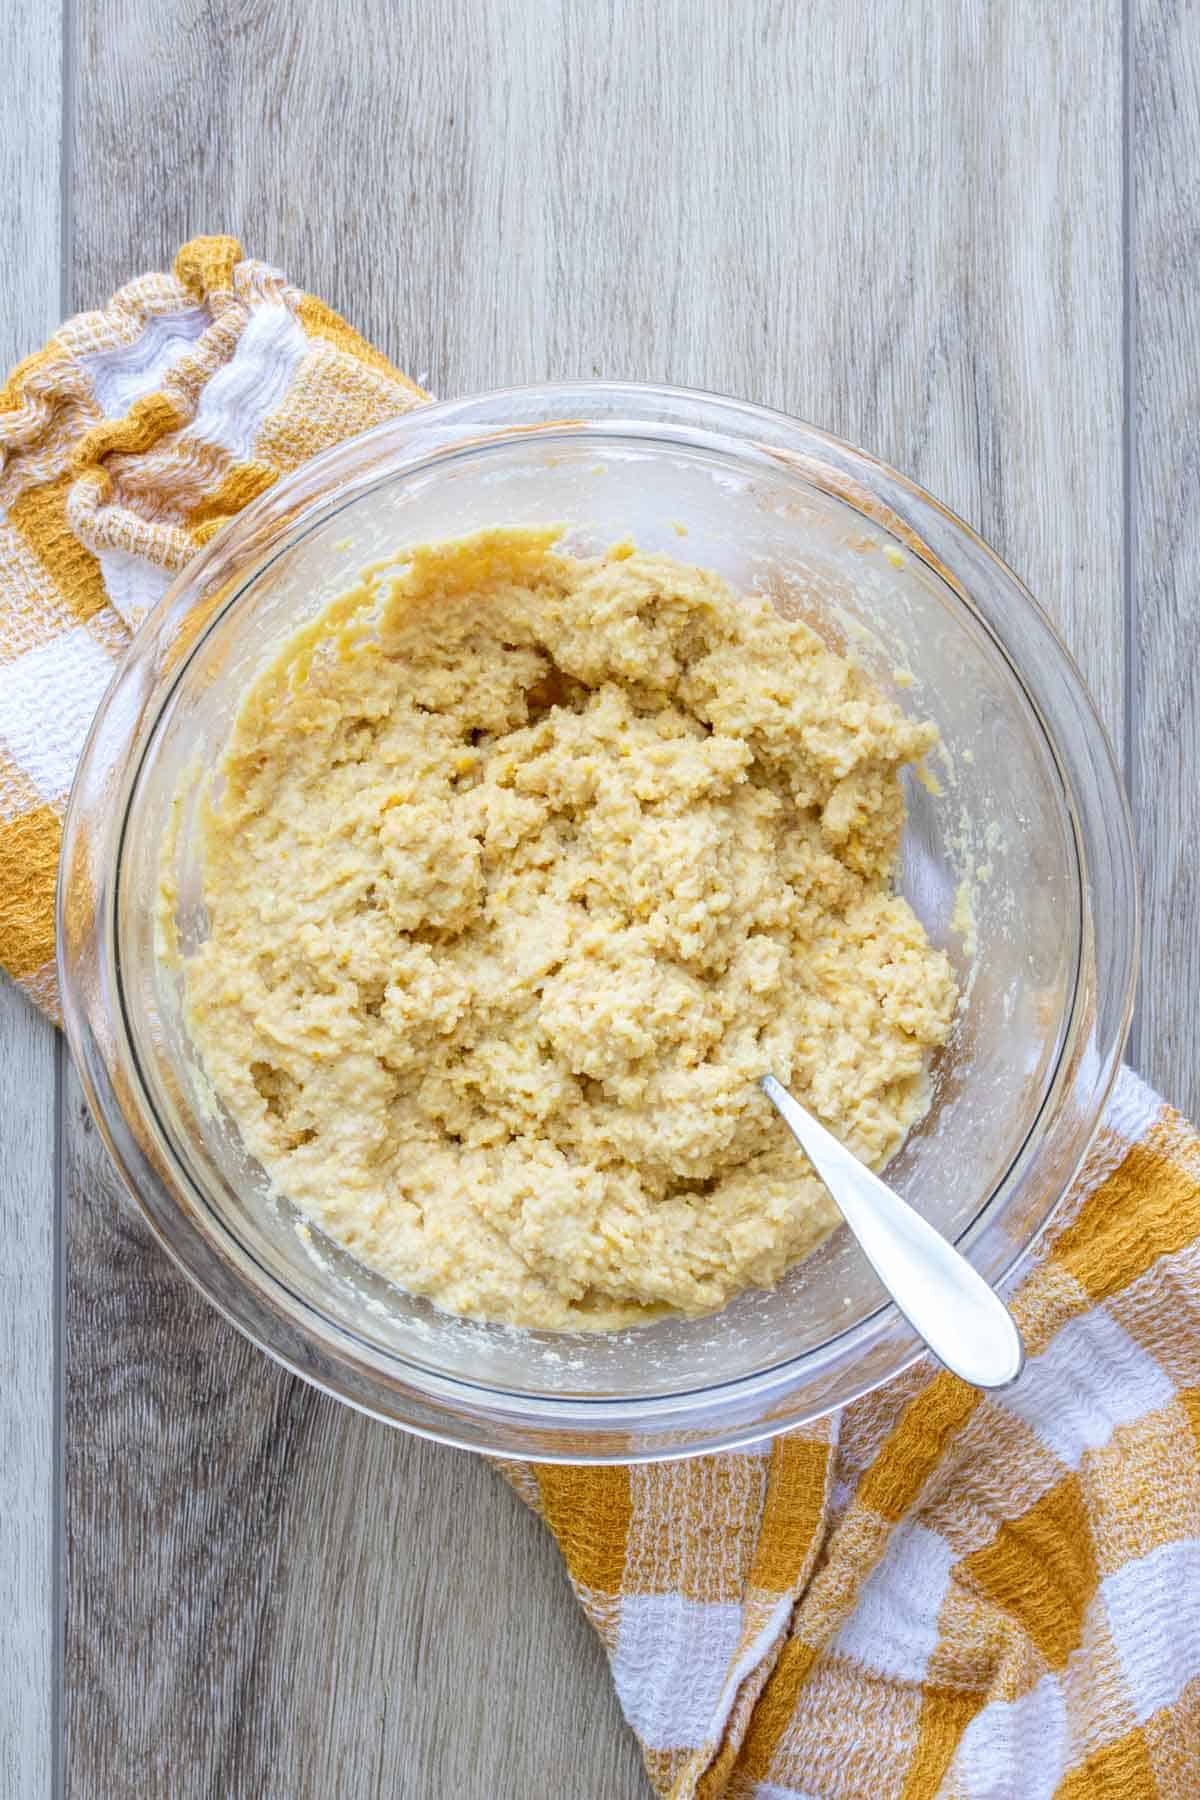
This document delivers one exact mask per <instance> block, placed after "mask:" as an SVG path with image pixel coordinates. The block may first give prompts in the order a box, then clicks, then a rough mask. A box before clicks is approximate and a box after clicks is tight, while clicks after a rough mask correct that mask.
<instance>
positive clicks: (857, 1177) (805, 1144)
mask: <svg viewBox="0 0 1200 1800" xmlns="http://www.w3.org/2000/svg"><path fill="white" fill-rule="evenodd" d="M760 1085H761V1087H762V1090H763V1093H764V1094H765V1095H766V1096H767V1099H768V1100H769V1101H770V1102H771V1104H772V1105H773V1106H774V1107H775V1109H776V1111H777V1112H778V1113H779V1115H780V1117H781V1118H782V1119H783V1121H784V1123H785V1124H786V1125H787V1127H788V1129H789V1131H790V1132H791V1133H792V1136H793V1137H794V1138H795V1140H796V1142H797V1143H798V1144H799V1145H800V1148H801V1149H802V1150H803V1151H804V1154H805V1155H806V1156H807V1158H808V1160H809V1162H810V1163H811V1164H812V1166H813V1168H814V1169H815V1170H816V1172H817V1174H818V1175H819V1176H820V1178H821V1180H822V1181H823V1182H824V1183H825V1186H826V1187H827V1188H828V1189H829V1192H830V1194H831V1195H832V1196H833V1199H834V1200H835V1202H836V1203H837V1206H838V1208H839V1210H840V1212H841V1215H842V1217H843V1218H844V1219H845V1221H846V1223H847V1225H848V1226H849V1227H850V1229H851V1231H852V1232H853V1233H854V1235H855V1237H856V1238H857V1239H858V1245H859V1248H860V1249H861V1251H862V1253H863V1255H864V1256H865V1257H866V1259H867V1261H868V1262H869V1263H870V1265H871V1267H872V1268H873V1269H874V1271H875V1273H876V1275H878V1277H879V1279H880V1281H881V1282H882V1283H883V1285H884V1287H885V1288H886V1289H887V1291H888V1293H889V1294H890V1295H891V1297H892V1299H893V1300H894V1301H895V1302H896V1305H897V1306H898V1307H899V1308H900V1311H901V1312H902V1313H903V1314H904V1316H905V1318H906V1319H907V1320H908V1322H909V1324H910V1325H911V1326H912V1328H913V1330H914V1331H917V1332H919V1333H920V1335H921V1336H922V1337H923V1338H924V1339H925V1342H926V1343H927V1344H928V1346H929V1348H930V1349H931V1350H932V1351H933V1354H934V1355H935V1356H936V1357H937V1359H938V1361H939V1362H941V1363H944V1364H945V1366H946V1367H947V1368H948V1369H949V1370H951V1372H952V1373H953V1374H955V1375H961V1377H962V1379H963V1380H964V1381H969V1382H970V1383H971V1385H972V1387H979V1388H1001V1387H1008V1386H1009V1385H1010V1384H1011V1383H1012V1382H1014V1381H1015V1380H1016V1379H1017V1376H1018V1375H1019V1374H1020V1373H1021V1369H1022V1367H1023V1365H1024V1361H1025V1349H1024V1345H1023V1344H1022V1343H1021V1334H1020V1332H1019V1331H1018V1330H1017V1328H1016V1326H1015V1324H1014V1323H1013V1320H1012V1315H1011V1314H1010V1313H1009V1311H1008V1308H1007V1307H1006V1306H1005V1304H1004V1302H1003V1301H1002V1300H1001V1299H1000V1296H999V1295H998V1294H995V1293H993V1291H992V1289H991V1288H990V1287H989V1286H988V1284H987V1282H986V1281H985V1280H984V1279H983V1277H982V1275H980V1274H978V1273H977V1271H976V1270H975V1269H973V1268H972V1267H971V1264H970V1263H969V1262H968V1261H967V1259H966V1257H965V1256H960V1254H959V1252H958V1251H957V1250H956V1249H955V1248H954V1246H953V1244H948V1243H947V1242H946V1240H945V1238H944V1237H943V1236H942V1235H941V1233H940V1232H938V1231H935V1230H934V1228H933V1226H932V1225H930V1224H929V1222H928V1220H926V1219H923V1218H922V1217H921V1215H920V1214H919V1213H917V1212H914V1211H913V1209H912V1207H911V1206H909V1204H908V1202H907V1201H906V1200H902V1199H901V1198H900V1196H899V1194H897V1193H896V1192H895V1191H894V1190H893V1189H892V1188H890V1187H888V1185H887V1183H886V1182H884V1181H881V1180H880V1179H879V1177H878V1175H875V1174H873V1173H872V1171H871V1170H870V1169H868V1168H867V1167H866V1165H865V1164H863V1163H861V1162H859V1160H858V1158H857V1157H856V1156H852V1155H851V1153H850V1151H849V1150H847V1149H846V1147H845V1146H844V1145H843V1144H839V1142H838V1140H837V1139H836V1138H835V1137H834V1136H833V1134H832V1133H831V1132H828V1131H826V1129H825V1127H824V1126H823V1125H819V1124H818V1123H817V1121H816V1119H814V1118H813V1116H812V1114H811V1113H809V1112H806V1111H805V1109H804V1108H803V1107H802V1106H801V1105H800V1104H799V1102H798V1101H796V1100H793V1098H792V1096H791V1095H790V1094H789V1093H788V1091H787V1089H786V1088H785V1087H784V1086H783V1085H782V1083H781V1082H778V1081H776V1079H775V1077H774V1076H773V1075H764V1076H763V1078H762V1082H761V1084H760Z"/></svg>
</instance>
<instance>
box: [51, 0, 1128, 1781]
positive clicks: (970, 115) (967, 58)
mask: <svg viewBox="0 0 1200 1800" xmlns="http://www.w3.org/2000/svg"><path fill="white" fill-rule="evenodd" d="M327 16H328V15H327V12H326V10H325V9H324V8H323V7H321V6H318V5H317V4H316V0H299V3H297V4H295V5H293V6H291V7H289V8H281V7H277V6H271V5H268V4H267V3H266V0H238V3H237V4H234V3H233V0H205V3H204V4H201V3H200V0H158V3H157V4H155V5H153V6H152V5H151V4H150V3H149V0H80V18H79V34H78V41H79V69H78V78H77V83H76V92H77V102H76V107H75V112H74V139H73V155H74V166H75V218H74V233H75V237H74V242H75V269H76V283H75V291H74V295H73V300H74V303H75V304H76V305H83V304H94V303H96V302H98V301H100V300H102V299H103V298H104V296H105V295H106V294H107V293H108V292H109V291H110V290H111V288H112V287H113V286H114V285H115V284H116V283H117V282H118V281H120V280H121V279H123V278H125V277H127V276H128V275H130V274H131V273H133V272H134V271H135V270H137V269H139V268H142V267H146V266H150V265H153V264H161V263H163V262H165V261H166V260H167V259H168V258H169V257H170V256H171V254H172V253H173V251H174V249H175V247H176V246H177V244H178V243H179V242H180V241H181V240H182V239H184V238H186V237H187V236H188V235H189V234H191V233H193V232H196V231H200V230H205V231H212V230H218V229H227V230H232V231H235V232H237V233H238V234H239V235H240V236H241V238H242V240H243V242H244V244H245V245H246V247H247V249H248V250H250V251H253V252H254V253H256V254H260V255H264V256H267V257H269V258H271V259H273V260H275V261H277V262H279V263H280V264H281V265H282V266H284V267H285V268H286V269H287V270H288V272H289V273H290V274H291V276H292V277H293V278H294V279H295V280H297V281H299V282H301V283H303V284H304V285H306V286H308V287H311V288H313V289H315V290H316V291H318V292H320V293H322V294H323V295H324V296H325V297H326V298H327V299H329V300H330V301H331V302H332V303H333V304H334V305H336V306H338V307H339V308H340V309H341V310H343V311H344V312H345V313H347V314H348V315H349V316H350V317H351V318H352V319H353V321H354V322H355V323H356V324H357V325H358V326H359V327H360V328H361V329H362V330H364V331H365V332H366V333H367V334H368V335H369V336H371V337H372V338H374V339H375V341H376V342H378V343H379V344H380V345H381V346H382V347H384V348H385V349H386V350H387V351H388V352H389V353H390V354H391V355H392V356H393V357H394V358H396V359H397V360H398V361H400V362H401V363H402V364H403V365H404V366H405V367H406V368H407V369H408V370H409V371H410V373H412V374H413V375H414V376H416V377H417V378H418V379H419V380H421V381H423V382H424V383H426V384H427V385H429V386H430V387H432V388H433V389H434V390H435V391H438V392H441V393H452V392H458V391H466V390H469V389H472V388H477V387H481V386H489V385H498V384H500V383H502V382H505V381H513V380H516V381H520V380H532V379H537V378H540V377H544V376H557V375H567V374H577V373H600V374H606V375H628V376H633V377H644V378H657V379H666V380H674V381H681V382H691V383H697V384H700V385H707V386H711V387H715V388H719V389H725V390H729V391H732V392H735V393H739V394H743V395H746V396H749V397H751V398H756V399H760V400H766V401H769V402H772V403H774V404H776V405H779V406H782V407H784V408H787V409H789V410H792V411H795V412H798V413H800V414H802V415H804V416H807V417H809V418H812V419H814V420H815V421H817V422H818V423H820V424H823V425H826V426H830V427H832V428H833V429H835V430H837V431H839V432H841V433H843V434H844V435H846V436H848V437H850V438H852V439H854V440H856V441H858V442H860V443H863V444H866V445H868V446H870V447H872V448H874V449H876V450H878V451H879V452H880V453H881V454H883V455H885V456H887V457H888V458H890V459H891V460H893V461H896V462H898V463H899V464H900V465H901V466H902V467H906V468H908V469H909V470H911V471H912V472H913V473H914V474H915V475H917V476H918V477H919V478H921V479H923V480H924V481H926V482H927V483H928V484H929V485H930V486H931V487H932V488H933V489H934V491H936V492H939V493H940V494H941V495H942V496H943V497H944V498H945V499H947V500H948V501H949V502H950V503H951V504H952V505H954V506H955V507H956V508H958V509H959V510H960V511H962V512H964V513H965V514H966V516H967V517H968V518H970V519H971V520H972V521H973V522H974V523H976V524H977V525H979V526H980V528H981V529H982V530H983V531H984V532H985V534H986V535H987V536H988V537H989V538H990V539H991V540H992V541H993V542H994V543H995V544H996V545H997V546H998V547H999V548H1000V549H1001V550H1002V551H1003V552H1004V553H1005V554H1007V555H1008V556H1009V557H1010V558H1011V560H1012V561H1013V562H1014V563H1015V565H1016V566H1017V568H1018V569H1019V570H1020V571H1021V572H1022V573H1023V574H1024V575H1025V576H1026V577H1027V579H1028V580H1029V581H1030V583H1031V585H1032V586H1033V587H1034V589H1035V591H1037V592H1038V593H1039V594H1040V595H1041V597H1042V598H1043V599H1044V600H1045V602H1046V604H1047V605H1048V606H1049V607H1050V609H1051V611H1052V612H1054V613H1055V615H1056V616H1057V617H1058V619H1059V620H1060V621H1061V623H1062V625H1063V627H1064V629H1065V631H1066V632H1067V635H1068V636H1069V638H1070V639H1071V641H1072V643H1073V644H1074V646H1075V648H1076V649H1077V651H1078V652H1079V654H1080V656H1081V658H1082V660H1083V661H1084V664H1085V667H1086V668H1087V671H1088V674H1089V676H1090V678H1091V680H1092V682H1093V685H1094V686H1095V688H1096V690H1097V693H1098V695H1099V698H1100V702H1101V705H1102V708H1103V710H1104V712H1105V715H1106V717H1107V718H1108V719H1109V721H1110V723H1111V724H1112V725H1113V726H1114V727H1117V726H1119V724H1120V720H1121V708H1122V704H1123V652H1122V645H1123V612H1122V592H1121V582H1120V570H1121V551H1122V528H1121V458H1120V443H1121V432H1120V402H1121V373H1120V371H1121V362H1120V316H1121V315H1120V300H1121V286H1120V283H1121V238H1120V228H1121V225H1120V220H1121V210H1120V194H1121V143H1120V127H1121V114H1120V100H1121V58H1120V40H1119V20H1118V19H1117V17H1116V16H1115V13H1114V9H1113V8H1111V7H1110V6H1109V5H1108V4H1106V3H1105V0H1069V3H1068V4H1065V5H1061V6H1059V5H1052V4H1050V3H1049V0H997V3H996V4H993V5H991V6H989V7H987V8H986V9H985V8H974V7H962V6H959V5H958V4H955V3H952V0H944V4H942V5H938V6H931V7H927V8H919V9H916V10H915V11H913V10H911V9H909V10H905V11H896V10H895V9H887V8H874V7H871V8H868V7H866V6H863V7H850V8H842V9H838V10H837V12H836V14H835V13H834V12H833V10H832V9H826V8H807V7H798V6H789V5H782V4H776V3H773V0H746V3H744V4H742V5H740V6H737V7H730V6H728V4H727V0H668V3H665V4H662V5H660V6H656V7H647V6H644V5H642V4H636V3H635V0H612V3H611V4H607V5H603V6H597V5H594V4H588V3H585V0H558V3H557V4H555V3H543V0H424V3H423V4H420V5H418V4H417V3H416V0H403V3H402V4H397V3H396V0H345V4H344V5H343V6H342V7H340V8H339V11H338V26H337V33H338V44H339V46H340V47H341V48H340V53H339V54H340V60H339V59H337V58H331V57H330V54H329V49H330V46H329V28H328V23H327ZM66 1127H67V1133H68V1145H69V1154H68V1160H67V1187H68V1194H69V1215H70V1226H69V1232H70V1238H69V1286H68V1299H67V1308H68V1329H69V1340H68V1351H69V1353H68V1396H67V1398H68V1412H67V1434H68V1437H67V1448H68V1464H67V1484H68V1557H69V1607H68V1618H67V1658H68V1692H67V1725H68V1735H67V1777H68V1791H69V1792H70V1793H72V1794H77V1795H79V1796H89V1797H90V1796H91V1795H94V1794H100V1793H102V1794H108V1793H124V1792H126V1791H130V1787H131V1784H132V1783H134V1782H135V1781H136V1783H137V1787H136V1791H138V1792H139V1793H148V1794H159V1793H161V1794H170V1795H171V1796H172V1800H176V1797H177V1796H187V1795H191V1794H196V1795H202V1794H203V1795H207V1794H209V1793H221V1794H222V1795H226V1794H229V1795H243V1794H244V1795H257V1794H270V1795H272V1796H274V1795H286V1796H288V1797H289V1800H291V1797H292V1796H294V1795H308V1794H314V1795H316V1794H324V1793H328V1792H337V1793H339V1794H346V1795H358V1794H375V1793H387V1794H391V1793H402V1794H405V1795H409V1794H411V1795H414V1796H425V1795H429V1796H434V1795H442V1794H446V1795H451V1794H452V1795H455V1796H465V1797H466V1800H473V1797H475V1796H478V1797H480V1800H483V1797H484V1796H487V1797H488V1800H491V1797H492V1796H514V1797H515V1796H526V1795H534V1796H539V1797H540V1796H543V1795H545V1796H548V1797H550V1800H557V1796H560V1795H562V1796H565V1795H570V1796H572V1800H576V1797H579V1800H586V1796H588V1795H593V1794H594V1795H596V1796H603V1797H604V1800H619V1797H620V1796H622V1795H626V1794H628V1795H633V1794H639V1793H643V1792H644V1791H645V1783H644V1779H643V1777H642V1776H641V1774H640V1771H639V1767H638V1763H637V1758H636V1753H635V1750H634V1747H633V1745H632V1741H631V1739H630V1738H629V1736H628V1734H627V1733H625V1731H624V1730H623V1727H622V1726H621V1724H620V1721H619V1718H618V1714H617V1711H616V1708H615V1704H614V1702H613V1699H612V1696H611V1691H610V1688H609V1685H608V1683H607V1680H606V1678H605V1676H604V1672H603V1666H602V1659H601V1657H600V1654H599V1651H598V1649H597V1647H596V1645H595V1644H594V1643H593V1642H592V1641H591V1640H590V1638H589V1637H588V1635H587V1631H586V1628H584V1627H583V1625H582V1623H581V1621H580V1620H579V1618H578V1617H577V1615H576V1613H575V1610H574V1607H573V1603H572V1601H571V1599H570V1596H569V1593H568V1591H567V1589H566V1585H565V1583H564V1581H563V1580H562V1577H561V1574H560V1572H559V1570H558V1568H557V1565H556V1557H555V1553H554V1551H553V1548H552V1546H551V1545H550V1543H549V1542H548V1541H547V1540H546V1539H545V1538H544V1537H542V1536H541V1535H540V1534H539V1531H538V1529H537V1528H536V1526H535V1524H534V1522H533V1521H532V1520H530V1519H528V1518H527V1517H525V1516H524V1515H523V1514H522V1513H521V1511H520V1509H519V1508H518V1507H517V1505H516V1503H515V1502H514V1501H512V1499H511V1497H510V1496H509V1495H508V1494H507V1493H506V1492H505V1491H504V1489H503V1488H502V1486H501V1484H500V1483H499V1482H498V1480H497V1479H496V1478H495V1477H494V1476H493V1475H492V1474H491V1473H490V1472H489V1471H488V1470H487V1469H486V1468H484V1467H483V1466H482V1465H480V1464H478V1463H475V1462H472V1461H470V1460H468V1459H465V1458H462V1457H460V1456H458V1455H456V1454H455V1453H452V1452H448V1451H441V1450H437V1449H432V1448H429V1447H427V1446H423V1445H419V1444H415V1443H411V1442H408V1441H406V1440H404V1439H403V1438H400V1437H399V1436H396V1435H394V1434H389V1433H387V1432H386V1431H384V1430H382V1429H380V1428H377V1427H373V1426H371V1425H369V1424H366V1423H364V1422H363V1421H361V1420H358V1419H355V1418H352V1417H350V1416H347V1415H343V1414H342V1413H340V1412H338V1411H337V1410H336V1409H335V1408H333V1406H332V1405H331V1403H329V1402H327V1401H326V1400H324V1399H323V1398H321V1397H319V1396H316V1395H314V1394H312V1393H310V1392H308V1391H307V1390H305V1389H304V1388H302V1387H299V1386H297V1385H296V1384H295V1383H293V1382H291V1381H289V1380H287V1379H286V1378H284V1377H282V1376H280V1375H279V1374H278V1373H277V1372H276V1371H275V1370H273V1369H272V1368H271V1367H270V1366H269V1365H268V1364H267V1363H266V1362H265V1361H264V1360H263V1359H261V1358H259V1357H258V1356H257V1355H256V1354H255V1353H253V1352H252V1351H250V1350H249V1349H247V1348H246V1347H245V1346H244V1345H243V1344H241V1343H240V1342H239V1341H238V1340H237V1339H235V1338H234V1337H233V1336H232V1335H231V1334H230V1333H229V1332H228V1331H227V1329H226V1328H225V1327H224V1326H222V1325H221V1324H220V1323H219V1322H218V1321H216V1320H215V1319H212V1318H210V1317H209V1316H208V1314H207V1313H206V1312H205V1310H204V1309H203V1307H202V1306H201V1305H200V1303H199V1302H197V1301H196V1300H194V1299H193V1298H192V1296H191V1295H190V1293H189V1292H188V1290H187V1289H186V1288H185V1287H184V1285H183V1284H182V1282H181V1281H180V1279H179V1278H178V1277H177V1276H176V1275H175V1274H174V1272H173V1271H171V1270H170V1269H168V1268H167V1267H165V1266H164V1265H163V1264H162V1263H161V1261H160V1260H159V1259H158V1258H157V1257H156V1255H155V1254H154V1253H153V1251H152V1250H151V1248H150V1247H149V1245H148V1243H147V1241H146V1238H145V1235H144V1233H143V1232H142V1230H141V1228H140V1227H139V1226H138V1225H137V1224H136V1223H135V1222H134V1221H133V1220H132V1218H131V1217H130V1216H129V1215H128V1214H127V1213H126V1212H124V1211H123V1210H122V1208H121V1205H120V1203H119V1201H118V1199H117V1197H116V1195H115V1194H114V1192H113V1189H112V1181H111V1177H110V1175H109V1172H108V1170H107V1166H106V1162H105V1158H104V1156H103V1153H102V1152H101V1150H100V1148H99V1146H98V1145H97V1143H96V1141H95V1139H94V1137H93V1136H92V1135H91V1134H89V1133H88V1132H87V1130H86V1129H85V1126H84V1124H83V1120H82V1112H81V1107H80V1104H79V1099H78V1094H77V1092H76V1091H75V1090H74V1089H72V1092H71V1096H70V1106H69V1110H68V1112H67V1115H66Z"/></svg>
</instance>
